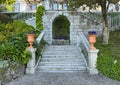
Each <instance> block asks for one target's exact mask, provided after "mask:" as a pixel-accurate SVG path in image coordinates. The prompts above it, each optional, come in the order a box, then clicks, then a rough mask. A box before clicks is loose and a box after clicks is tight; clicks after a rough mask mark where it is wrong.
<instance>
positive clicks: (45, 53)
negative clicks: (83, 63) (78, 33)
mask: <svg viewBox="0 0 120 85" xmlns="http://www.w3.org/2000/svg"><path fill="white" fill-rule="evenodd" d="M43 55H53V56H55V55H60V56H62V55H72V56H77V55H80V53H79V52H77V53H72V52H68V53H67V52H63V53H59V52H58V53H55V52H51V53H49V52H43Z"/></svg>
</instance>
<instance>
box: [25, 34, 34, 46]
mask: <svg viewBox="0 0 120 85" xmlns="http://www.w3.org/2000/svg"><path fill="white" fill-rule="evenodd" d="M34 37H35V34H27V38H28V40H27V41H28V42H29V44H30V46H29V48H33V46H32V45H33V42H34Z"/></svg>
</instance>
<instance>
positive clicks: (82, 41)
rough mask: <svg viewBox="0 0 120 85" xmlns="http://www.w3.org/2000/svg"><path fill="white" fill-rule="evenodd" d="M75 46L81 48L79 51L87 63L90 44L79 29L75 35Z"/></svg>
mask: <svg viewBox="0 0 120 85" xmlns="http://www.w3.org/2000/svg"><path fill="white" fill-rule="evenodd" d="M77 46H79V47H80V48H81V52H82V53H83V55H84V57H85V59H86V62H87V64H88V53H89V48H90V44H89V42H88V39H87V38H86V36H85V35H84V33H83V32H82V31H80V32H79V33H78V35H77Z"/></svg>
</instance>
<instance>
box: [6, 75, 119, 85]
mask: <svg viewBox="0 0 120 85" xmlns="http://www.w3.org/2000/svg"><path fill="white" fill-rule="evenodd" d="M6 85H120V81H115V80H112V79H109V78H106V77H103V76H101V75H90V74H88V73H36V74H35V75H24V76H22V77H21V78H18V79H16V80H13V81H12V82H10V83H8V84H6Z"/></svg>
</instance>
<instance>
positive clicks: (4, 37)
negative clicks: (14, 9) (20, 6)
mask: <svg viewBox="0 0 120 85" xmlns="http://www.w3.org/2000/svg"><path fill="white" fill-rule="evenodd" d="M0 30H1V31H0V38H1V39H0V43H4V42H6V41H8V40H9V38H10V37H11V36H13V35H15V34H18V33H20V32H28V30H34V28H33V27H32V26H30V25H27V24H25V23H24V22H21V21H18V20H15V21H13V23H8V24H6V25H5V24H2V23H0Z"/></svg>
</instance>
